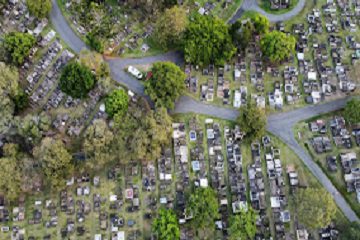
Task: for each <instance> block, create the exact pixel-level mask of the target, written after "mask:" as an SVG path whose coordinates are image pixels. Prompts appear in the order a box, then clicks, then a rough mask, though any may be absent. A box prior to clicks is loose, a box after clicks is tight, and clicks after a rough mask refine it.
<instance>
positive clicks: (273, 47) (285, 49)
mask: <svg viewBox="0 0 360 240" xmlns="http://www.w3.org/2000/svg"><path fill="white" fill-rule="evenodd" d="M295 44H296V40H295V38H294V37H293V36H292V35H286V34H285V33H283V32H280V31H272V32H269V33H267V34H265V35H264V36H263V37H262V38H261V40H260V48H261V51H262V53H263V55H264V57H265V58H266V59H267V60H270V62H271V63H280V62H282V61H284V60H286V59H287V58H289V56H290V55H291V54H292V53H294V51H295Z"/></svg>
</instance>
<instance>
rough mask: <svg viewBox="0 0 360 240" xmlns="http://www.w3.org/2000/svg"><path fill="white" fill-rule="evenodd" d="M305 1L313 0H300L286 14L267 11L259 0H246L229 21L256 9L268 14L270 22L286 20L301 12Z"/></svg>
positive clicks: (265, 14)
mask: <svg viewBox="0 0 360 240" xmlns="http://www.w3.org/2000/svg"><path fill="white" fill-rule="evenodd" d="M305 1H311V0H299V2H298V4H297V5H296V6H295V7H294V8H293V9H291V10H290V11H289V12H286V13H284V14H271V13H268V12H265V11H264V10H263V9H262V8H261V7H259V4H258V0H244V1H243V3H242V5H241V7H240V8H239V9H238V10H237V12H236V13H235V14H234V16H232V18H231V19H230V20H229V23H234V22H236V20H237V19H239V18H240V17H241V16H242V14H243V13H244V12H245V11H256V12H258V13H261V14H262V15H264V16H266V17H267V18H268V19H269V21H270V22H281V21H286V20H289V19H291V18H293V17H295V16H296V15H298V14H299V13H300V12H301V10H302V9H303V8H304V6H305Z"/></svg>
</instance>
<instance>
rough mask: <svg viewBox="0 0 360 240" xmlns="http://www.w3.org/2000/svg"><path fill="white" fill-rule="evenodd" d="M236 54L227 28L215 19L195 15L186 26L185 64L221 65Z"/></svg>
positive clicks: (221, 21)
mask: <svg viewBox="0 0 360 240" xmlns="http://www.w3.org/2000/svg"><path fill="white" fill-rule="evenodd" d="M235 52H236V48H235V47H234V45H233V43H232V41H231V36H230V34H229V31H228V26H227V25H226V24H225V22H224V21H223V20H221V19H219V18H217V17H211V16H202V15H196V16H195V18H194V20H193V21H190V23H189V24H188V25H187V27H186V30H185V36H184V53H185V60H186V61H187V62H190V63H193V64H197V65H201V66H204V65H208V64H210V63H215V64H216V65H223V64H224V63H225V62H226V61H228V60H229V59H230V58H231V57H232V56H233V55H234V53H235Z"/></svg>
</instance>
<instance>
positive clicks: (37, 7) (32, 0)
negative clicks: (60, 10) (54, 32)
mask: <svg viewBox="0 0 360 240" xmlns="http://www.w3.org/2000/svg"><path fill="white" fill-rule="evenodd" d="M26 4H27V6H28V9H29V12H30V13H31V14H32V15H34V16H35V17H37V18H45V17H47V16H48V15H49V13H50V11H51V6H52V3H51V0H26Z"/></svg>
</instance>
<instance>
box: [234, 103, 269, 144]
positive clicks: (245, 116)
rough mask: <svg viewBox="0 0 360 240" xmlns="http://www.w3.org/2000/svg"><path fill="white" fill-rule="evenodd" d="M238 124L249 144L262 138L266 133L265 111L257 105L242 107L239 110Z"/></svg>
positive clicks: (251, 104) (250, 104)
mask: <svg viewBox="0 0 360 240" xmlns="http://www.w3.org/2000/svg"><path fill="white" fill-rule="evenodd" d="M239 112H240V113H239V116H238V118H237V123H238V124H239V126H240V128H241V130H242V131H244V132H245V136H246V138H247V140H248V141H249V142H251V141H253V140H255V139H259V138H261V137H262V136H263V135H264V134H265V131H266V124H267V120H266V115H265V111H264V110H262V109H260V108H258V107H257V106H256V105H255V103H253V102H249V103H248V104H247V106H242V107H241V108H240V110H239Z"/></svg>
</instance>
